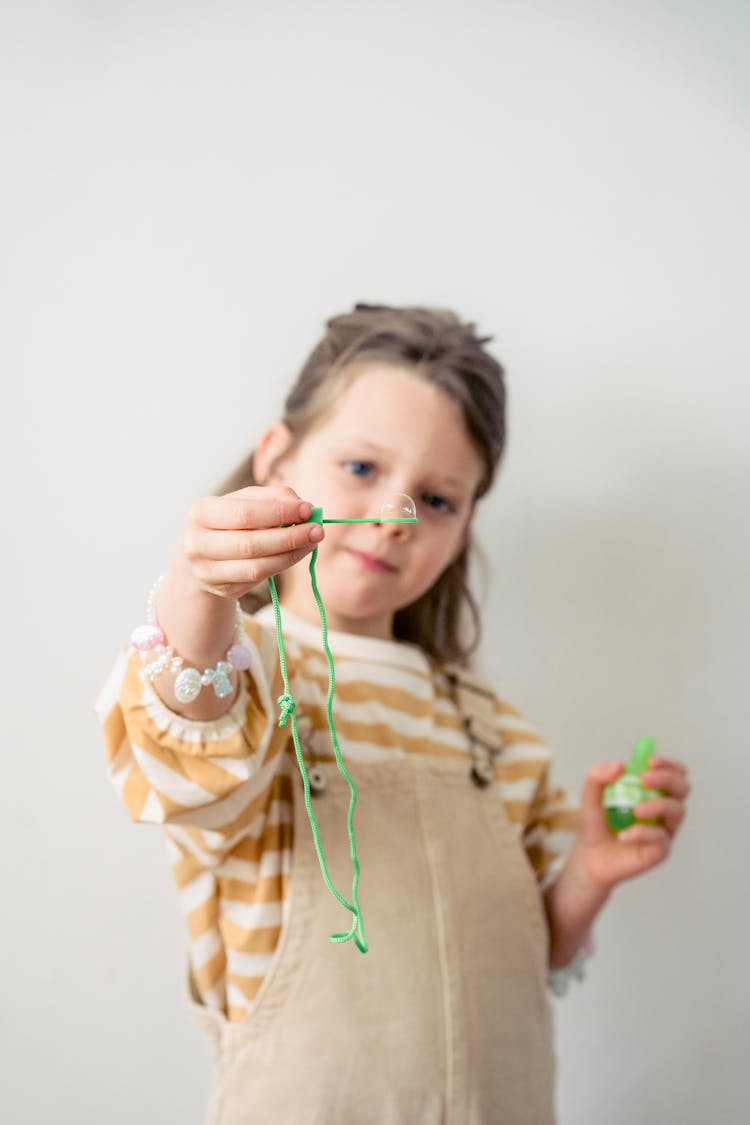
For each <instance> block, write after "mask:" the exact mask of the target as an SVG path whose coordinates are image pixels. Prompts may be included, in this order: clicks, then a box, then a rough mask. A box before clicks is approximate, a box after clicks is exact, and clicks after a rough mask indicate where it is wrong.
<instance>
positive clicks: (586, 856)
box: [574, 755, 690, 891]
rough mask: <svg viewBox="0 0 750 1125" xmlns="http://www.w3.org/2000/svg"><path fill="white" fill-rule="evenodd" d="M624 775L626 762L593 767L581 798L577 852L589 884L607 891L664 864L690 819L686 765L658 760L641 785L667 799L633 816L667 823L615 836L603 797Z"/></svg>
mask: <svg viewBox="0 0 750 1125" xmlns="http://www.w3.org/2000/svg"><path fill="white" fill-rule="evenodd" d="M622 772H623V765H622V763H621V762H612V763H602V764H599V765H595V766H593V767H592V768H591V769H590V770H589V772H588V774H587V776H586V780H585V782H584V787H583V795H582V798H581V810H580V821H579V827H578V836H577V838H576V842H575V845H574V851H575V852H576V853H577V858H578V862H579V863H581V864H583V866H584V867H585V870H586V874H587V876H588V878H589V879H590V880H591V882H592V883H593V884H594V885H596V886H597V887H599V888H600V889H601V890H603V891H607V890H610V889H611V888H612V887H614V886H616V885H617V883H622V882H624V881H625V880H626V879H632V878H633V877H634V876H635V875H640V874H642V873H643V872H644V871H648V870H649V869H650V868H652V867H656V866H657V864H659V863H663V861H664V860H665V859H666V858H667V857H668V855H669V852H670V848H671V844H672V840H673V839H674V837H675V835H676V834H677V832H678V830H679V828H680V825H681V824H682V821H683V819H684V817H685V811H686V808H685V802H686V799H687V796H688V794H689V793H690V783H689V780H688V771H687V768H686V767H685V765H683V763H682V762H678V761H675V760H673V759H671V758H661V757H659V756H658V755H654V756H653V757H652V758H651V759H650V761H649V768H648V770H646V772H645V773H644V774H642V775H641V780H642V782H643V784H644V785H645V786H647V787H648V788H649V789H661V790H663V792H664V796H663V797H657V798H654V799H653V800H650V801H644V802H643V803H642V804H640V805H636V807H635V809H634V812H635V815H636V816H637V817H649V818H650V817H661V818H662V823H661V824H659V825H652V824H634V825H631V827H630V828H626V829H624V830H623V831H622V832H619V833H615V832H613V831H612V830H611V829H610V828H609V826H608V824H607V821H606V817H605V814H604V809H603V808H602V795H603V793H604V789H605V787H606V786H607V785H609V784H611V782H613V781H614V780H615V778H617V777H619V776H620V774H621V773H622Z"/></svg>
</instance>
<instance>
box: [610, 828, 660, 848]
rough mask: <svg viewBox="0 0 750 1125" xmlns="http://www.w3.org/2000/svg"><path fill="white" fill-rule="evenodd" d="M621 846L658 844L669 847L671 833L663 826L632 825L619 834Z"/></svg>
mask: <svg viewBox="0 0 750 1125" xmlns="http://www.w3.org/2000/svg"><path fill="white" fill-rule="evenodd" d="M617 839H618V841H619V842H620V843H621V844H657V845H664V844H666V845H667V847H668V846H669V833H668V832H667V830H666V828H664V827H663V826H662V825H661V824H632V825H631V826H630V828H625V829H624V830H623V831H622V832H618V834H617Z"/></svg>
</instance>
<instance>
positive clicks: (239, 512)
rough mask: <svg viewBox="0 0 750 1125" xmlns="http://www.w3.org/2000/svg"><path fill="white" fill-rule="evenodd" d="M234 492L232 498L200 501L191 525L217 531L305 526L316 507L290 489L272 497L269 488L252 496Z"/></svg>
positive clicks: (245, 491)
mask: <svg viewBox="0 0 750 1125" xmlns="http://www.w3.org/2000/svg"><path fill="white" fill-rule="evenodd" d="M249 491H250V490H249V489H242V493H244V495H240V494H237V493H232V494H230V495H228V496H206V497H204V498H203V499H202V500H198V501H196V503H195V504H194V505H193V507H192V508H191V510H190V515H189V523H192V525H193V526H197V527H207V528H211V529H212V530H216V531H224V530H227V531H230V530H237V531H240V530H247V529H252V528H270V527H283V526H284V525H285V524H294V523H304V522H305V521H306V520H308V519H309V518H310V513H311V512H312V505H311V504H310V503H308V501H306V500H300V498H299V497H298V496H297V495H296V493H293V492H292V490H291V489H288V490H287V491H286V493H285V494H284V495H281V494H279V493H274V494H272V495H269V493H268V490H267V489H257V490H256V491H255V493H254V494H253V495H248V493H249Z"/></svg>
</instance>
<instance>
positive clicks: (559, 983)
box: [547, 934, 594, 997]
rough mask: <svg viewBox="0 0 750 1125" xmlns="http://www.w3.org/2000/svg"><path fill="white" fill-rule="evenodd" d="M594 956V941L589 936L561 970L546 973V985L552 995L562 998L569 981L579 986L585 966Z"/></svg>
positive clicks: (584, 977) (583, 977) (566, 990)
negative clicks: (575, 982)
mask: <svg viewBox="0 0 750 1125" xmlns="http://www.w3.org/2000/svg"><path fill="white" fill-rule="evenodd" d="M593 956H594V939H593V937H592V935H591V934H589V936H588V937H587V938H586V941H585V942H584V943H583V945H582V946H581V948H580V949H579V950H578V952H577V953H576V955H575V957H574V958H573V960H572V961H571V962H570V964H568V965H564V966H563V967H562V968H561V969H550V970H549V971H548V973H547V984H548V985H549V987H550V990H551V991H552V993H553V994H554V995H555V996H557V997H563V996H565V995H566V993H567V992H568V989H569V988H570V985H571V981H574V980H575V981H578V982H579V984H580V983H581V982H582V981H584V980H585V979H586V965H587V963H588V961H589V960H590V959H591V958H592V957H593Z"/></svg>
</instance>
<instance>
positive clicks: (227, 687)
mask: <svg viewBox="0 0 750 1125" xmlns="http://www.w3.org/2000/svg"><path fill="white" fill-rule="evenodd" d="M161 581H162V579H161V578H157V580H156V582H155V583H154V585H153V586H152V587H151V592H150V593H149V595H148V601H147V602H146V623H145V625H138V626H137V628H135V629H134V630H133V632H132V633H131V634H130V643H131V644H132V646H133V648H135V649H138V651H139V652H153V654H154V656H155V657H156V659H155V660H152V661H150V662H149V663H148V664H146V665H144V667H143V675H144V676H145V677H146V678H147V679H148V680H150V681H151V683H153V682H154V680H155V679H156V677H157V676H160V675H161V674H162V672H166V671H170V672H173V673H174V676H175V681H174V694H175V698H176V699H177V700H178V701H179V702H180V703H192V702H193V700H194V699H197V697H198V696H199V695H200V692H201V689H202V688H204V687H208V686H209V685H210V686H211V687H212V688H213V689H214V695H215V696H216V697H217V699H226V697H227V696H228V695H231V694H232V691H233V690H234V689H233V686H232V681H231V679H230V676H231V673H232V670H233V669H235V670H237V671H243V670H245V669H247V668H249V667H250V664H251V661H252V656H251V653H250V649H249V648H248V647H247V645H245V644H243V642H242V637H243V635H244V625H243V615H242V608H241V607H240V603H239V602H237V603H236V612H235V627H234V641H233V643H232V644H231V645H230V646H229V648H228V649H227V651H226V653H225V654H224V659H223V660H219V661H218V662H217V664H216V667H215V668H206V669H205V670H204V671H203V672H199V671H198V669H197V668H190V667H188V668H185V667H184V664H185V660H184V658H183V657H182V656H178V655H177V653H176V652H175V651H174V649H173V648H172V646H171V645H170V644H169V642H168V641H167V636H166V633H165V632H164V630H163V629H162V627H161V625H160V624H159V622H158V621H157V619H156V609H155V604H154V603H155V600H156V587H157V586H158V585H159V583H160V582H161Z"/></svg>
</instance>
